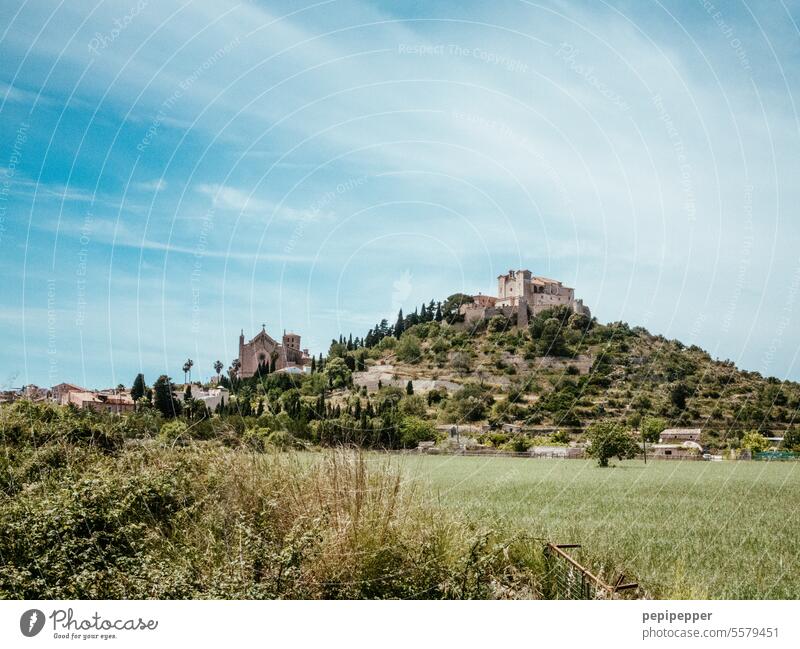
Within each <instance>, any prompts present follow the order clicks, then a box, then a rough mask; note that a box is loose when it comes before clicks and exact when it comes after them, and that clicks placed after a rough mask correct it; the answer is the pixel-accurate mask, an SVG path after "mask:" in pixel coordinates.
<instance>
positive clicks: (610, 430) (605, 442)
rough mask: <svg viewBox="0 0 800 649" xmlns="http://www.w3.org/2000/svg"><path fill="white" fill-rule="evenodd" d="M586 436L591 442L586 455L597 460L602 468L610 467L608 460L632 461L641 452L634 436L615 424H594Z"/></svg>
mask: <svg viewBox="0 0 800 649" xmlns="http://www.w3.org/2000/svg"><path fill="white" fill-rule="evenodd" d="M586 436H587V438H588V440H589V446H588V448H587V449H586V454H587V455H588V456H589V457H594V458H597V464H598V465H599V466H602V467H606V466H608V460H609V459H610V458H612V457H617V458H619V459H620V460H625V459H631V458H634V457H636V455H637V453H638V452H639V447H638V445H637V444H636V441H635V440H634V439H633V436H632V435H631V434H630V433H628V432H627V431H626V430H624V429H623V428H622V427H621V426H620V425H619V424H616V423H614V422H598V423H596V424H592V425H591V426H589V430H588V432H587V435H586Z"/></svg>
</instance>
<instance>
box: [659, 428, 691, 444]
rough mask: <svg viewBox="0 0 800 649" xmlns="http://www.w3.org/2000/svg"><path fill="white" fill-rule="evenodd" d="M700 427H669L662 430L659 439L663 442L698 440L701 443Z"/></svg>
mask: <svg viewBox="0 0 800 649" xmlns="http://www.w3.org/2000/svg"><path fill="white" fill-rule="evenodd" d="M701 432H702V430H701V429H700V428H667V429H665V430H663V431H662V432H661V435H660V437H659V439H658V441H659V442H661V443H664V444H666V443H669V442H673V443H682V442H696V443H698V444H699V443H700V433H701Z"/></svg>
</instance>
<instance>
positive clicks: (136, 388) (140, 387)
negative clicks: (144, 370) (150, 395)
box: [131, 374, 147, 402]
mask: <svg viewBox="0 0 800 649" xmlns="http://www.w3.org/2000/svg"><path fill="white" fill-rule="evenodd" d="M146 389H147V385H146V384H145V382H144V374H137V375H136V378H135V379H133V385H132V386H131V399H133V401H134V402H136V401H139V399H141V398H142V397H143V396H144V395H145V390H146Z"/></svg>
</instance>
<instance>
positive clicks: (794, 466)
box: [399, 456, 800, 599]
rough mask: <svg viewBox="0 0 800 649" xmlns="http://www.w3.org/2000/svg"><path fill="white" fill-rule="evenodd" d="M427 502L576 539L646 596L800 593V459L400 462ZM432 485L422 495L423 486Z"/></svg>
mask: <svg viewBox="0 0 800 649" xmlns="http://www.w3.org/2000/svg"><path fill="white" fill-rule="evenodd" d="M399 461H400V462H401V463H402V464H403V466H404V468H405V472H406V474H407V475H408V476H409V477H410V478H418V479H419V480H420V481H421V482H422V483H423V484H425V485H426V487H425V488H423V489H422V492H423V493H425V494H426V497H430V498H431V499H433V500H434V501H435V502H438V503H440V504H442V505H444V506H445V507H447V508H452V509H454V510H457V511H458V512H459V513H461V514H466V516H467V517H468V518H469V519H471V520H474V521H479V522H480V524H482V525H483V524H485V525H492V526H496V527H501V528H502V529H505V530H509V531H510V530H517V529H520V530H524V531H526V532H528V533H530V534H532V535H536V536H541V537H543V538H547V539H551V540H553V541H555V542H560V543H581V544H582V545H583V546H584V548H583V549H582V550H581V551H580V552H582V553H583V555H582V558H583V559H585V560H586V561H587V562H589V563H590V564H591V565H593V566H594V567H595V568H597V569H600V570H602V572H603V573H604V574H606V575H607V576H608V577H609V578H612V575H613V574H615V571H619V570H623V571H624V572H625V573H626V574H627V575H629V576H631V577H633V578H635V579H636V580H638V581H639V583H640V584H641V585H642V586H643V587H644V589H645V593H646V594H647V595H649V596H651V597H661V598H700V599H702V598H731V599H739V598H748V599H778V598H791V599H797V598H800V464H798V463H792V462H786V463H780V462H773V463H766V462H665V461H661V462H654V461H651V462H649V463H648V464H647V465H645V464H643V463H642V462H640V461H630V462H624V463H622V464H621V465H619V466H616V467H612V468H608V469H600V468H598V467H597V466H596V464H595V463H594V462H591V461H583V460H529V459H524V458H521V459H517V458H502V457H492V458H477V457H458V456H403V457H402V458H401V459H400V460H399ZM428 486H429V489H428Z"/></svg>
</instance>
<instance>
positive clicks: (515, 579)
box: [0, 444, 543, 598]
mask: <svg viewBox="0 0 800 649" xmlns="http://www.w3.org/2000/svg"><path fill="white" fill-rule="evenodd" d="M16 459H17V460H21V461H19V462H14V463H13V466H12V465H7V466H6V467H5V470H6V474H7V475H6V480H5V485H4V486H5V490H4V492H3V494H2V495H1V496H0V564H1V565H0V596H2V597H4V598H148V597H158V598H185V597H193V598H202V597H210V598H496V597H527V598H530V597H536V596H537V594H538V593H540V592H541V583H542V571H543V560H542V554H541V544H540V543H539V542H537V541H534V540H532V539H529V538H527V537H526V536H525V535H522V534H508V533H505V532H501V531H498V530H496V529H486V528H479V527H477V526H475V525H473V524H472V523H471V522H470V521H468V520H467V519H465V518H464V517H461V516H459V515H457V514H456V513H454V512H445V511H443V510H442V509H441V508H440V507H437V506H434V505H431V504H430V503H427V502H426V499H425V498H421V497H420V496H419V494H418V493H416V492H415V486H414V485H413V484H409V483H408V482H407V481H405V480H404V479H403V476H402V473H401V471H400V469H399V467H398V466H397V464H394V463H392V461H390V460H388V459H384V460H382V461H377V462H376V461H370V462H367V461H365V458H364V456H363V455H362V454H361V453H359V452H356V451H344V450H340V451H330V452H325V453H320V454H309V453H304V454H303V453H301V454H297V453H267V454H252V453H249V452H244V451H241V450H231V449H225V448H222V447H219V446H213V445H206V446H204V445H192V446H189V447H186V448H173V449H170V448H163V447H159V446H155V445H153V446H143V447H138V448H130V449H126V450H123V451H121V452H118V453H115V454H108V453H104V452H100V451H98V450H91V449H88V450H87V449H86V448H83V447H81V448H76V447H73V446H70V445H68V444H59V445H58V446H52V447H48V446H45V447H40V448H37V449H31V450H30V451H29V452H28V453H27V454H25V457H24V458H22V457H21V455H20V454H18V456H17V458H16Z"/></svg>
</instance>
